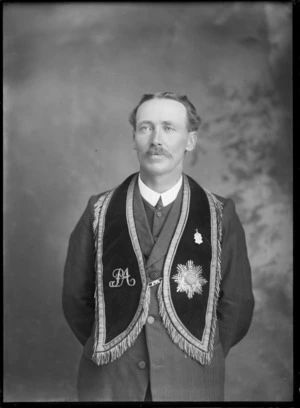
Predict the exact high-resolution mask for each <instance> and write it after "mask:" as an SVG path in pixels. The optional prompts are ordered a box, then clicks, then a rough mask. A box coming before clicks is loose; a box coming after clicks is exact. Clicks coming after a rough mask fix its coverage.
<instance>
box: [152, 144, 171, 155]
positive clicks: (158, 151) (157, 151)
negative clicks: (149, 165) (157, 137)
mask: <svg viewBox="0 0 300 408" xmlns="http://www.w3.org/2000/svg"><path fill="white" fill-rule="evenodd" d="M146 153H147V154H149V155H150V156H155V155H157V156H160V155H163V156H166V157H169V158H171V157H173V156H172V155H171V153H169V152H168V150H167V149H165V148H164V147H162V146H156V145H152V146H150V147H149V149H148V150H147V152H146Z"/></svg>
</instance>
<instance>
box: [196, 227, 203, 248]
mask: <svg viewBox="0 0 300 408" xmlns="http://www.w3.org/2000/svg"><path fill="white" fill-rule="evenodd" d="M194 239H195V242H196V244H198V245H200V244H202V242H203V239H202V235H201V234H200V232H198V230H197V229H196V232H195V234H194Z"/></svg>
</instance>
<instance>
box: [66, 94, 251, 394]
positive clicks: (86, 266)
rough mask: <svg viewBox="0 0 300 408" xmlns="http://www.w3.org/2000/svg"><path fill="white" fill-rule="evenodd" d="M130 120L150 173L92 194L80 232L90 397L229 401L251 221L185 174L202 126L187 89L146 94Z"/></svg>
mask: <svg viewBox="0 0 300 408" xmlns="http://www.w3.org/2000/svg"><path fill="white" fill-rule="evenodd" d="M130 123H131V124H132V126H133V130H134V131H133V145H134V148H135V150H136V151H137V157H138V160H139V163H140V172H139V173H137V174H133V175H131V176H130V177H128V178H127V179H126V180H125V181H124V182H123V183H122V184H120V185H119V186H118V187H117V188H115V189H113V190H110V191H107V192H105V193H102V194H98V195H96V196H92V197H91V198H90V200H89V202H88V205H87V208H86V210H85V211H84V213H83V215H82V217H81V218H80V220H79V222H78V224H77V226H76V227H75V229H74V231H73V232H72V234H71V237H70V243H69V249H68V255H67V261H66V265H65V273H64V287H63V308H64V313H65V317H66V319H67V321H68V323H69V325H70V327H71V329H72V330H73V332H74V334H75V335H76V336H77V338H78V340H79V341H80V342H81V344H82V345H83V346H84V349H83V355H82V358H81V361H80V366H79V375H78V394H79V400H81V401H86V400H87V401H88V400H89V401H143V400H146V401H149V400H150V401H151V400H153V401H222V400H223V399H224V367H225V357H226V356H227V354H228V351H229V349H230V348H231V347H232V346H234V345H235V344H236V343H237V342H239V341H240V340H241V339H242V338H243V337H244V336H245V334H246V333H247V331H248V329H249V326H250V322H251V319H252V313H253V308H254V298H253V293H252V284H251V271H250V265H249V261H248V257H247V249H246V243H245V234H244V230H243V228H242V226H241V223H240V221H239V219H238V216H237V214H236V212H235V207H234V203H233V201H232V200H231V199H225V198H222V197H219V196H216V195H214V194H212V193H210V192H209V191H207V190H205V189H203V188H202V187H201V186H199V185H198V184H197V183H196V182H195V181H194V180H192V179H191V178H190V177H188V176H186V175H185V174H184V173H183V163H184V157H185V154H186V152H187V151H191V150H193V149H194V147H195V145H196V142H197V130H198V128H199V125H200V118H199V116H198V115H197V112H196V109H195V107H194V105H193V104H192V103H191V102H190V101H189V100H188V98H187V97H186V96H180V95H177V94H173V93H170V92H164V93H156V94H147V95H144V96H143V98H142V99H141V101H140V103H139V104H138V106H137V107H136V108H135V109H134V111H133V112H132V114H131V116H130Z"/></svg>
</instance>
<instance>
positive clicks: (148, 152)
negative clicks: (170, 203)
mask: <svg viewBox="0 0 300 408" xmlns="http://www.w3.org/2000/svg"><path fill="white" fill-rule="evenodd" d="M196 141H197V136H196V132H188V124H187V112H186V108H185V106H184V105H183V104H182V103H180V102H178V101H174V100H172V99H151V100H149V101H146V102H144V103H143V104H142V105H141V106H140V107H139V109H138V111H137V115H136V129H135V132H134V140H133V142H134V148H135V150H136V151H137V157H138V160H139V162H140V166H141V170H143V171H144V172H145V173H148V174H149V175H164V174H170V175H172V173H173V174H174V175H175V174H176V175H177V174H179V173H181V172H182V169H183V160H184V155H185V151H190V150H193V148H194V147H195V145H196Z"/></svg>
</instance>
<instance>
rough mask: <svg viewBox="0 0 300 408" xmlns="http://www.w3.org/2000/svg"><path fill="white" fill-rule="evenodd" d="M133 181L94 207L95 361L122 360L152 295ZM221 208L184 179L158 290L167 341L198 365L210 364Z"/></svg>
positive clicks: (103, 196)
mask: <svg viewBox="0 0 300 408" xmlns="http://www.w3.org/2000/svg"><path fill="white" fill-rule="evenodd" d="M136 180H137V174H134V175H132V176H130V177H128V178H127V179H126V180H125V181H124V182H123V183H122V184H121V185H120V186H119V187H117V188H116V189H114V190H111V191H109V192H107V193H105V194H103V195H101V196H100V197H99V199H98V201H97V202H96V204H95V211H94V224H93V228H94V234H95V251H96V265H95V267H96V290H95V304H96V307H95V335H94V348H93V357H92V359H93V361H94V362H95V363H96V364H98V365H100V364H106V363H108V362H109V361H113V360H115V359H116V358H118V357H120V356H121V355H122V354H123V353H124V351H125V350H126V349H127V348H128V347H130V346H131V345H132V344H133V343H134V341H135V340H136V338H137V336H138V335H139V333H140V332H141V330H142V328H143V326H144V325H145V323H146V319H147V316H148V310H149V303H150V288H149V285H147V282H146V274H145V266H144V260H143V255H142V251H141V248H140V244H139V240H138V236H137V232H136V227H135V222H134V218H133V191H134V186H135V183H136ZM221 234H222V204H221V203H220V202H219V201H218V200H217V199H216V197H215V196H214V195H213V194H211V193H210V192H208V191H207V190H204V189H203V188H202V187H200V186H199V185H198V184H197V183H196V182H195V181H194V180H192V179H191V178H190V177H187V176H185V175H184V177H183V198H182V207H181V212H180V217H179V221H178V224H177V226H176V229H175V233H174V235H173V238H172V240H171V243H170V246H169V249H168V252H167V256H166V259H165V263H164V268H163V277H162V280H161V282H160V283H159V287H158V291H157V297H158V304H159V313H160V315H161V317H162V321H163V324H164V326H165V328H166V330H167V332H168V334H169V335H170V337H171V339H172V341H173V342H174V343H175V344H176V345H177V346H178V347H179V348H180V349H182V350H183V351H185V352H186V353H187V354H188V355H189V356H191V357H192V358H194V359H195V360H197V361H198V362H200V363H201V364H209V363H210V361H211V359H212V353H213V343H214V333H215V327H216V306H217V301H218V295H219V287H220V279H221V270H220V268H221V265H220V259H221V239H222V236H221Z"/></svg>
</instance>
